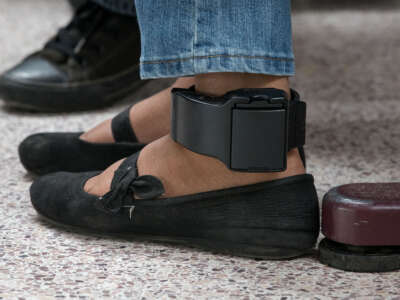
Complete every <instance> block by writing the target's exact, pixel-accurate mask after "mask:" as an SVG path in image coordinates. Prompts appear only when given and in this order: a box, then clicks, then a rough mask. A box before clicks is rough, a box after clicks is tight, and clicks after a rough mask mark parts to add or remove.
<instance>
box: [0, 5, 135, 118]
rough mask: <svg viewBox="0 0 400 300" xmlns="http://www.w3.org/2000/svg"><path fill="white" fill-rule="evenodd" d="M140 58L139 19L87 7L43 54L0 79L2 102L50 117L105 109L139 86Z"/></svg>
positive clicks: (25, 60) (79, 11)
mask: <svg viewBox="0 0 400 300" xmlns="http://www.w3.org/2000/svg"><path fill="white" fill-rule="evenodd" d="M139 57H140V32H139V26H138V24H137V20H136V18H135V17H131V16H124V15H120V14H116V13H113V12H111V11H108V10H106V9H104V8H102V7H101V6H99V5H97V4H95V3H93V2H92V1H88V2H87V3H85V4H83V5H82V6H81V7H80V8H79V9H78V10H77V11H76V12H75V15H74V17H73V18H72V20H71V22H70V23H69V24H68V25H67V26H66V27H64V28H62V29H60V30H59V31H58V33H57V34H56V35H55V36H54V37H53V38H51V39H50V40H49V41H48V42H47V43H46V45H45V46H44V48H43V49H42V50H40V51H38V52H35V53H33V54H31V55H29V56H28V57H26V58H25V59H24V60H23V61H22V62H21V63H19V64H17V65H16V66H14V67H13V68H11V69H10V70H8V71H6V72H5V73H4V74H2V75H1V76H0V98H2V99H3V100H4V101H6V103H8V104H11V105H14V106H20V107H25V108H32V109H37V110H47V111H70V110H80V109H90V108H95V107H100V106H104V105H105V104H106V103H105V102H110V101H111V100H112V99H115V98H120V97H121V96H123V95H125V94H127V90H129V89H132V88H133V87H134V86H135V82H138V81H140V79H139V69H138V65H139Z"/></svg>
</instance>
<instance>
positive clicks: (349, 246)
mask: <svg viewBox="0 0 400 300" xmlns="http://www.w3.org/2000/svg"><path fill="white" fill-rule="evenodd" d="M399 229H400V183H356V184H348V185H343V186H339V187H336V188H333V189H332V190H330V191H329V192H328V193H327V194H326V195H325V197H324V200H323V204H322V233H323V234H324V235H325V237H326V238H325V239H324V240H322V241H321V243H320V245H319V250H320V260H321V262H322V263H324V264H327V265H329V266H332V267H335V268H338V269H342V270H348V271H354V272H386V271H393V270H398V269H400V232H399Z"/></svg>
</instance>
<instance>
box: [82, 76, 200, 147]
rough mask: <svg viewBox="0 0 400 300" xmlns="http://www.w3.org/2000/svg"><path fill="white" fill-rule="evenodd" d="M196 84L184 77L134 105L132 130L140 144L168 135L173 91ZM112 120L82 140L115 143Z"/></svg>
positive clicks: (130, 117) (131, 120)
mask: <svg viewBox="0 0 400 300" xmlns="http://www.w3.org/2000/svg"><path fill="white" fill-rule="evenodd" d="M193 84H194V79H193V77H183V78H179V79H178V80H176V81H175V83H173V84H172V85H171V86H170V87H169V88H166V89H164V90H162V91H160V92H158V93H157V94H154V95H153V96H151V97H149V98H147V99H145V100H143V101H141V102H139V103H137V104H135V105H133V106H132V107H131V108H130V110H129V119H130V124H131V128H132V129H133V130H134V132H135V135H136V138H137V140H138V142H140V143H145V144H147V143H149V142H152V141H155V140H156V139H158V138H160V137H162V136H164V135H166V134H168V132H169V129H170V123H171V119H170V115H171V90H172V89H173V88H189V87H190V86H192V85H193ZM111 123H112V119H109V120H106V121H104V122H102V123H100V124H99V125H97V126H95V127H94V128H92V129H90V130H89V131H87V132H85V133H83V134H82V135H81V136H80V139H82V140H84V141H87V142H90V143H114V142H115V137H114V135H113V133H112V126H111Z"/></svg>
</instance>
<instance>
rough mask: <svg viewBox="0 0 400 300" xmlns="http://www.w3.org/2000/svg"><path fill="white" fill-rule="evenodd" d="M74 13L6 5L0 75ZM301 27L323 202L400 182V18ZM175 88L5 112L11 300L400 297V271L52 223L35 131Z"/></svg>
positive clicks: (395, 14) (3, 225)
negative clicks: (334, 191)
mask: <svg viewBox="0 0 400 300" xmlns="http://www.w3.org/2000/svg"><path fill="white" fill-rule="evenodd" d="M69 14H70V12H69V9H68V6H67V4H66V3H64V2H62V1H60V0H35V1H23V0H0V71H2V70H5V69H6V68H8V67H10V66H12V65H13V64H15V63H16V62H18V61H19V60H20V59H21V58H23V57H24V56H25V55H27V54H28V53H30V52H31V51H33V50H34V49H37V48H39V47H40V46H41V45H42V44H43V42H44V41H45V40H46V39H47V38H48V37H49V36H50V35H51V34H52V33H53V32H54V31H55V30H56V28H57V27H58V26H60V25H62V24H64V23H65V22H66V21H67V20H68V18H69ZM293 23H294V40H295V51H296V56H297V76H296V77H295V78H294V79H293V80H292V83H293V87H295V88H297V89H298V90H299V91H300V92H301V93H302V95H303V97H304V99H306V100H307V101H308V105H309V113H308V144H307V151H308V161H309V164H308V171H309V172H310V173H312V174H314V176H315V178H316V185H317V187H318V193H319V196H320V197H322V195H323V194H324V193H325V192H327V191H328V190H329V189H330V188H331V187H333V186H336V185H339V184H343V183H348V182H359V181H362V182H382V181H396V180H400V168H399V159H400V152H399V149H400V122H399V120H400V96H399V92H398V90H397V89H398V88H399V86H400V85H399V83H400V75H399V74H400V10H399V9H398V8H396V9H388V8H387V7H385V9H379V4H378V6H377V7H374V8H373V9H368V8H365V7H364V8H363V9H360V10H358V9H354V8H352V9H335V10H330V9H325V10H318V11H317V12H316V11H314V10H309V9H301V10H299V11H295V12H294V18H293ZM167 84H168V81H153V82H151V83H149V84H148V85H147V86H145V87H144V88H142V89H141V90H140V91H138V92H137V93H136V94H135V95H132V97H130V98H129V99H127V100H126V101H123V102H121V103H118V104H117V105H115V106H114V107H112V108H109V109H105V110H101V111H96V112H89V113H74V114H58V115H54V114H53V115H52V114H42V113H29V112H19V111H14V110H9V109H7V108H6V107H4V106H2V107H0V129H1V135H0V136H1V140H0V172H1V176H0V213H1V219H0V299H54V298H57V299H58V298H59V299H111V298H112V299H168V298H176V299H235V298H237V299H400V272H390V273H384V274H356V273H350V272H343V271H339V270H335V269H332V268H329V267H326V266H324V265H321V264H320V263H319V262H318V261H317V259H316V257H313V256H310V257H303V258H299V259H294V260H289V261H256V260H252V259H245V258H238V257H232V256H227V255H220V254H216V253H210V252H205V251H202V250H198V249H194V248H188V247H179V246H172V245H168V244H158V243H148V242H140V241H132V240H128V239H122V238H119V239H116V238H111V237H104V236H100V235H84V234H81V233H79V232H77V231H73V230H62V229H60V228H57V227H55V226H51V225H49V224H47V223H45V222H43V221H41V220H40V219H39V218H38V217H37V215H36V213H35V211H34V210H33V208H32V207H31V205H30V201H29V195H28V188H29V185H30V184H31V182H32V178H31V177H29V176H28V175H27V174H26V172H25V170H24V169H23V168H22V166H21V165H20V164H19V161H18V156H17V151H16V149H17V146H18V143H19V142H20V141H21V140H22V139H23V138H24V137H25V136H27V135H29V134H32V133H35V132H40V131H75V130H85V129H88V128H90V127H91V126H93V125H95V124H96V123H98V122H99V121H101V120H103V119H105V118H108V117H111V116H113V115H114V114H116V113H117V112H119V111H121V110H122V109H123V108H124V107H126V106H127V105H128V103H130V102H132V101H135V100H138V99H141V98H143V97H145V96H146V95H149V94H151V93H153V92H154V91H156V90H158V89H161V88H163V87H165V86H166V85H167ZM393 230H394V232H396V233H398V230H399V228H394V229H393Z"/></svg>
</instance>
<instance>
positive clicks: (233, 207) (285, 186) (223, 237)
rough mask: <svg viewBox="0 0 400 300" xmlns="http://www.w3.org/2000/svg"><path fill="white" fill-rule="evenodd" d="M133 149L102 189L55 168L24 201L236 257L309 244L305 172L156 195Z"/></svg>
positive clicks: (52, 216) (60, 219) (158, 188)
mask: <svg viewBox="0 0 400 300" xmlns="http://www.w3.org/2000/svg"><path fill="white" fill-rule="evenodd" d="M138 155H139V154H138V153H137V154H134V155H132V156H131V157H129V158H127V159H126V160H125V161H124V162H123V163H122V164H121V165H120V167H119V168H118V170H117V171H116V172H115V174H114V178H113V180H112V183H111V190H110V191H109V192H108V193H107V194H105V195H104V196H101V197H99V196H95V195H91V194H89V193H87V192H85V191H84V189H83V187H84V185H85V183H86V181H87V180H89V179H90V178H92V177H94V176H96V175H98V174H99V172H86V173H79V174H76V173H75V174H74V173H65V172H60V173H55V174H50V175H46V176H44V177H41V178H39V179H37V180H36V181H35V182H34V183H33V184H32V186H31V189H30V193H31V201H32V204H33V206H34V208H35V209H36V210H37V212H38V213H39V214H40V215H42V216H43V217H45V218H47V219H49V220H51V221H52V222H55V223H60V224H63V225H70V226H76V227H79V228H85V229H90V230H93V231H95V232H98V233H124V234H129V235H132V236H138V237H141V238H145V239H149V240H152V241H171V242H175V243H182V244H187V245H190V246H198V247H201V248H206V249H210V250H215V251H218V252H224V253H229V254H234V255H239V256H246V257H255V258H265V259H283V258H291V257H296V256H300V255H303V254H306V253H308V252H310V250H311V249H312V248H313V247H314V245H315V243H316V241H317V237H318V233H319V209H318V199H317V194H316V191H315V187H314V184H313V177H312V176H311V175H308V174H305V175H297V176H292V177H288V178H284V179H278V180H274V181H269V182H261V183H257V184H252V185H246V186H239V187H234V188H229V189H221V190H216V191H210V192H204V193H199V194H193V195H187V196H181V197H173V198H160V197H161V196H162V194H163V193H164V188H163V184H162V183H161V181H160V180H159V179H158V178H156V177H154V176H150V175H145V176H138V171H137V165H136V163H137V158H138Z"/></svg>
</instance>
